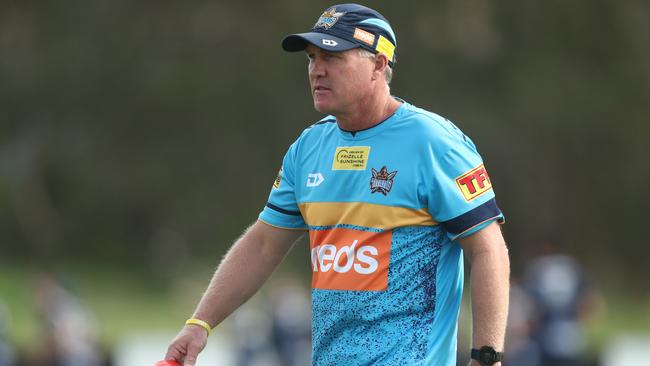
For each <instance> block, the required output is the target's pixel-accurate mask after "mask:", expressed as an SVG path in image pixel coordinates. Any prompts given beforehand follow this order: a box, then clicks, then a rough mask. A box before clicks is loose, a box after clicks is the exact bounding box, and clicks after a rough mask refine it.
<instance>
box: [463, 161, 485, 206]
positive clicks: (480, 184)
mask: <svg viewBox="0 0 650 366" xmlns="http://www.w3.org/2000/svg"><path fill="white" fill-rule="evenodd" d="M456 184H457V185H458V188H460V191H461V192H462V193H463V196H464V197H465V200H467V201H471V200H473V199H474V198H476V197H478V196H480V195H482V194H483V193H485V192H487V191H489V190H490V189H492V183H491V182H490V177H489V176H488V173H487V171H486V170H485V167H484V166H483V164H481V165H479V166H477V167H476V168H474V169H472V170H470V171H469V172H467V173H465V174H463V175H461V176H460V177H458V178H456Z"/></svg>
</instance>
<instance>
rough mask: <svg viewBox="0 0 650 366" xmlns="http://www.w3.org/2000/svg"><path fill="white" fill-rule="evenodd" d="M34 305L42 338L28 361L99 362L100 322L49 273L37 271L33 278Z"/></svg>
mask: <svg viewBox="0 0 650 366" xmlns="http://www.w3.org/2000/svg"><path fill="white" fill-rule="evenodd" d="M33 286H34V288H33V291H34V293H33V296H34V305H35V308H36V311H37V313H38V316H39V318H40V319H41V322H42V325H43V330H42V332H41V334H43V337H44V342H43V345H42V347H41V348H40V349H39V350H37V351H36V353H35V354H34V355H32V356H30V357H28V358H29V360H28V362H27V363H28V364H33V365H43V366H99V365H102V354H101V352H100V349H99V347H98V336H99V326H98V322H97V320H96V319H95V316H94V314H93V313H92V312H91V311H90V309H88V307H87V306H86V305H85V304H84V303H83V302H82V301H81V299H79V298H78V297H76V296H75V295H74V294H73V293H72V291H71V290H70V289H69V288H67V287H66V286H65V285H64V282H63V281H61V280H60V279H58V278H57V277H56V276H54V275H53V274H51V273H47V272H43V273H38V274H36V275H35V277H34V282H33Z"/></svg>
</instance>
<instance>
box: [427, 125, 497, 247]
mask: <svg viewBox="0 0 650 366" xmlns="http://www.w3.org/2000/svg"><path fill="white" fill-rule="evenodd" d="M452 132H453V133H450V134H448V135H445V136H444V138H441V139H440V140H439V141H435V142H434V143H435V145H436V146H435V147H434V148H432V149H431V151H434V153H433V155H434V157H433V163H432V166H433V176H432V180H433V181H432V184H433V186H432V188H431V194H430V196H429V202H428V206H429V212H430V213H431V216H432V217H433V219H434V220H436V221H437V222H439V223H440V225H442V227H443V228H444V229H445V230H446V231H447V233H448V235H449V237H450V238H451V239H452V240H454V239H457V238H460V237H463V236H467V235H469V234H471V233H474V232H476V231H478V230H480V229H482V228H484V227H485V226H487V225H488V224H489V223H490V222H492V221H494V220H498V221H499V222H504V216H503V213H502V212H501V210H500V209H499V207H498V206H497V203H496V199H495V195H494V190H493V189H492V182H491V181H490V177H489V176H488V173H487V170H486V169H485V165H484V164H483V160H482V158H481V156H480V155H479V153H478V152H477V150H476V147H475V145H474V143H473V142H472V141H471V140H470V139H469V138H468V137H467V136H465V135H463V134H462V132H460V131H459V130H457V129H456V130H455V131H452Z"/></svg>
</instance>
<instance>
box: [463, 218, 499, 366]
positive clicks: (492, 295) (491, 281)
mask: <svg viewBox="0 0 650 366" xmlns="http://www.w3.org/2000/svg"><path fill="white" fill-rule="evenodd" d="M460 242H461V245H462V247H463V249H464V250H465V253H466V255H467V256H468V257H469V260H470V263H471V275H470V287H471V299H472V319H473V332H472V348H476V349H479V348H481V347H483V346H491V347H492V348H494V349H495V350H496V351H498V352H502V351H503V347H504V338H505V331H506V322H507V318H508V296H509V292H510V260H509V258H508V249H507V247H506V244H505V241H504V239H503V235H502V234H501V229H500V227H499V225H498V224H497V223H496V222H494V223H492V224H490V225H489V226H487V227H486V228H484V229H483V230H480V231H478V232H477V233H475V234H472V235H470V236H468V237H466V238H463V239H460ZM478 364H479V363H478V362H477V361H472V362H471V365H478Z"/></svg>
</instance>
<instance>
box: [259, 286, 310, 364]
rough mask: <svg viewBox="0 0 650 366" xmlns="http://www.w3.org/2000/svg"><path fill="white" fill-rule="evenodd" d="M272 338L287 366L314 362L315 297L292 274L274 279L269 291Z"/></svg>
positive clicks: (280, 357) (282, 360)
mask: <svg viewBox="0 0 650 366" xmlns="http://www.w3.org/2000/svg"><path fill="white" fill-rule="evenodd" d="M269 295H270V303H271V309H272V316H273V322H272V335H273V338H272V342H273V347H274V348H275V350H276V352H277V354H278V357H279V359H280V362H281V364H282V365H283V366H308V365H310V364H311V351H310V350H311V299H310V294H309V292H308V291H307V290H306V289H305V287H303V286H300V284H299V283H298V282H297V281H296V280H294V279H291V278H284V279H281V280H277V281H274V282H273V285H272V287H271V290H270V291H269Z"/></svg>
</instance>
